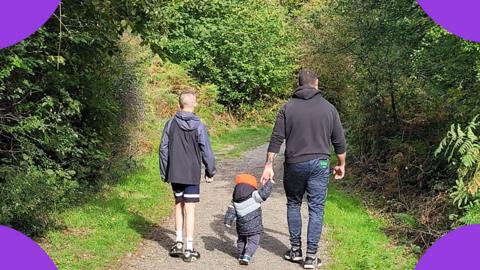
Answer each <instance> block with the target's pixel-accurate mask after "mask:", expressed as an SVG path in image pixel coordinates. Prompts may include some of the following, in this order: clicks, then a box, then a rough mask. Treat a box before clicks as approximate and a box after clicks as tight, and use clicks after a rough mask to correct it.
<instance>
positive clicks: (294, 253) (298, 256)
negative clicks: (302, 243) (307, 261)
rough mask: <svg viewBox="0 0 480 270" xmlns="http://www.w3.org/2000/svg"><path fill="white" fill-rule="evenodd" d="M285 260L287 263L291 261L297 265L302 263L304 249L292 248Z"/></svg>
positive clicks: (286, 254)
mask: <svg viewBox="0 0 480 270" xmlns="http://www.w3.org/2000/svg"><path fill="white" fill-rule="evenodd" d="M283 258H284V259H285V260H287V261H291V262H295V263H298V262H301V261H302V260H303V256H302V249H301V248H296V249H294V248H293V247H292V248H291V249H290V250H289V251H287V253H285V255H284V256H283Z"/></svg>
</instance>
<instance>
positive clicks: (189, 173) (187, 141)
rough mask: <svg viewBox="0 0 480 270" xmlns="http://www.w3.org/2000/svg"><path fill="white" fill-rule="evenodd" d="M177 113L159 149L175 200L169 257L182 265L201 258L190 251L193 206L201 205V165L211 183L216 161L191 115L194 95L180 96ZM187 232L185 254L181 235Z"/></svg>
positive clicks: (203, 131) (204, 132)
mask: <svg viewBox="0 0 480 270" xmlns="http://www.w3.org/2000/svg"><path fill="white" fill-rule="evenodd" d="M179 105H180V109H181V111H179V112H178V113H177V114H176V115H175V117H173V118H172V119H170V120H169V121H168V122H167V123H166V125H165V129H164V131H163V136H162V141H161V145H160V172H161V176H162V178H163V179H165V180H166V181H168V182H169V183H171V185H172V189H173V193H174V196H175V229H176V234H177V236H176V243H175V245H173V247H172V248H171V250H170V256H173V257H182V258H183V260H184V261H185V262H191V261H195V260H197V259H199V258H200V253H199V252H198V251H196V250H195V249H194V248H193V229H194V224H195V204H196V203H198V202H199V201H200V177H201V176H200V175H201V163H202V161H203V164H204V165H205V178H206V180H208V181H210V180H211V179H212V178H213V176H214V175H215V173H216V170H215V158H214V155H213V152H212V147H211V146H210V141H209V138H208V134H207V129H206V127H205V126H204V125H203V124H202V122H201V121H200V118H198V117H197V116H196V115H195V114H194V113H193V112H194V110H195V107H196V106H197V99H196V96H195V93H194V92H193V91H191V90H189V91H186V92H183V93H182V94H181V95H180V97H179ZM184 230H185V232H186V247H185V251H184V245H183V231H184Z"/></svg>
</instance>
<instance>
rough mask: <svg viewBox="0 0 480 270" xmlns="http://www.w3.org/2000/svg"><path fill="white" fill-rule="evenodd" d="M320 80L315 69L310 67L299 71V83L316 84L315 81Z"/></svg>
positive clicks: (301, 84)
mask: <svg viewBox="0 0 480 270" xmlns="http://www.w3.org/2000/svg"><path fill="white" fill-rule="evenodd" d="M316 80H318V76H317V74H316V73H315V71H313V70H310V69H305V68H304V69H302V70H300V72H298V85H300V86H303V85H314V84H315V81H316Z"/></svg>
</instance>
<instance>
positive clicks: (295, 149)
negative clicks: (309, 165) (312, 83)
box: [268, 86, 347, 163]
mask: <svg viewBox="0 0 480 270" xmlns="http://www.w3.org/2000/svg"><path fill="white" fill-rule="evenodd" d="M284 140H285V141H286V144H287V147H286V149H285V159H286V162H287V163H300V162H304V161H308V160H312V159H317V158H321V159H328V158H329V157H330V147H331V146H332V145H333V147H334V149H335V152H336V153H337V154H343V153H345V151H346V146H347V145H346V141H345V133H344V131H343V128H342V123H341V122H340V117H339V115H338V112H337V109H335V107H334V106H333V105H332V104H331V103H330V102H328V101H327V100H326V99H325V98H323V97H322V95H321V94H320V92H319V91H318V90H317V89H314V88H311V87H308V86H301V87H299V88H297V89H296V90H295V93H294V94H293V96H292V98H291V99H290V100H289V101H288V103H287V104H285V105H284V106H283V108H282V109H281V110H280V112H279V113H278V116H277V120H276V122H275V127H274V128H273V132H272V137H271V139H270V145H269V147H268V152H272V153H278V152H279V151H280V146H281V145H282V143H283V141H284Z"/></svg>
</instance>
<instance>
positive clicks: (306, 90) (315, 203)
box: [262, 70, 346, 269]
mask: <svg viewBox="0 0 480 270" xmlns="http://www.w3.org/2000/svg"><path fill="white" fill-rule="evenodd" d="M299 85H300V86H299V87H298V88H297V89H296V90H295V92H294V94H293V97H292V98H291V99H290V100H289V101H288V103H287V104H285V105H284V106H283V108H282V109H281V110H280V112H279V113H278V116H277V120H276V122H275V127H274V128H273V132H272V137H271V140H270V145H269V147H268V154H267V161H266V164H265V169H264V172H263V175H262V181H268V180H270V179H272V178H273V175H274V173H273V161H274V159H275V157H276V155H277V154H278V152H279V151H280V147H281V145H282V143H283V141H284V140H286V150H285V168H284V182H283V183H284V189H285V193H286V196H287V219H288V228H289V233H290V244H291V249H290V250H289V251H288V252H287V253H286V254H285V256H284V257H285V259H286V260H289V261H292V262H300V261H302V259H303V257H302V256H303V255H302V249H301V247H302V242H301V233H302V217H301V213H300V209H301V205H302V200H303V196H304V194H305V192H306V193H307V200H308V210H309V220H308V235H307V254H306V257H305V261H304V268H305V269H314V268H316V267H317V266H318V264H319V263H320V260H319V259H318V258H317V255H316V254H317V249H318V243H319V241H320V235H321V233H322V226H323V212H324V205H325V201H326V197H327V186H328V181H329V176H330V166H329V158H330V152H331V146H332V144H333V147H334V149H335V152H336V154H337V156H338V164H337V166H336V167H335V168H334V173H335V179H342V178H343V177H344V175H345V159H346V141H345V135H344V131H343V128H342V124H341V122H340V117H339V115H338V112H337V110H336V109H335V107H334V106H333V105H332V104H330V103H329V102H328V101H327V100H326V99H325V98H323V97H322V95H321V94H320V92H319V90H318V78H317V76H316V75H315V73H314V72H313V71H311V70H302V71H300V73H299Z"/></svg>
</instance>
